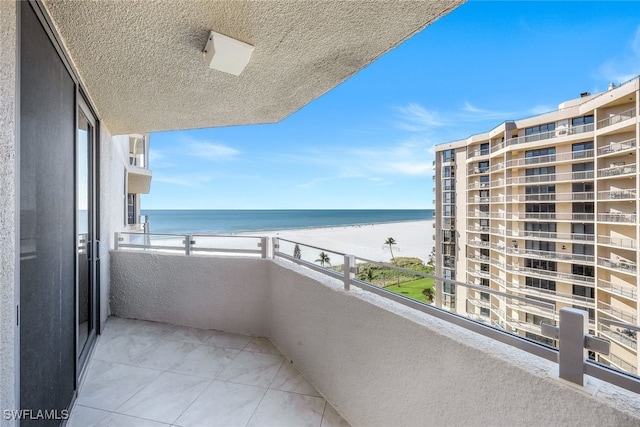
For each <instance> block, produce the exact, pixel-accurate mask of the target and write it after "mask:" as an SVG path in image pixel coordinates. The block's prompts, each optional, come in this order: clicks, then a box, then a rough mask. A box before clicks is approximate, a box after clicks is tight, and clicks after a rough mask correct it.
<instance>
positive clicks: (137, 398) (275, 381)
mask: <svg viewBox="0 0 640 427" xmlns="http://www.w3.org/2000/svg"><path fill="white" fill-rule="evenodd" d="M100 420H104V421H102V423H101V424H100V425H103V424H104V425H154V426H155V425H157V426H161V425H167V426H168V425H169V424H175V425H180V426H187V425H195V424H196V423H198V424H199V425H211V426H213V425H219V426H222V425H225V426H228V425H265V426H267V425H274V426H275V425H284V424H288V425H307V424H311V423H313V424H315V425H321V424H327V425H342V426H347V425H348V424H347V423H346V421H344V420H343V419H342V417H340V415H338V413H337V412H336V411H335V409H333V407H332V406H331V405H330V404H329V403H327V401H326V400H325V399H324V398H323V397H322V395H321V394H320V393H319V392H318V391H317V390H316V389H315V387H313V386H312V385H311V384H310V383H309V382H308V381H307V380H306V379H305V378H304V376H303V375H302V374H301V373H300V372H299V370H298V369H297V367H296V366H295V365H294V364H293V363H292V362H291V361H289V360H287V359H286V358H285V357H284V356H283V355H282V354H281V353H280V351H279V350H278V349H277V348H276V347H275V346H274V345H273V344H272V343H271V341H269V340H268V339H266V338H260V337H253V336H248V335H243V334H235V333H228V332H222V331H217V330H211V329H200V328H191V327H185V326H177V325H173V324H169V323H161V322H149V321H143V320H131V319H123V318H119V317H111V318H109V320H108V321H107V324H106V327H105V328H104V331H103V333H102V335H101V336H100V339H99V341H98V344H97V346H96V349H95V351H94V354H93V360H92V362H91V364H90V367H89V370H88V373H87V377H86V380H85V382H84V384H83V385H82V388H81V389H80V392H79V395H78V398H77V400H76V403H75V408H74V410H73V416H72V423H71V424H73V425H86V426H88V425H93V424H94V423H96V422H98V421H100ZM127 423H128V424H127Z"/></svg>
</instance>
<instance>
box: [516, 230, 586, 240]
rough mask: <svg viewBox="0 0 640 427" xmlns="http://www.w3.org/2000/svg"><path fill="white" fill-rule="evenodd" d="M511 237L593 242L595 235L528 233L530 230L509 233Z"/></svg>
mask: <svg viewBox="0 0 640 427" xmlns="http://www.w3.org/2000/svg"><path fill="white" fill-rule="evenodd" d="M509 236H511V237H534V238H536V239H545V240H572V241H574V240H575V241H580V242H593V241H594V240H595V236H594V235H593V234H580V233H557V232H549V231H528V230H511V231H510V233H509Z"/></svg>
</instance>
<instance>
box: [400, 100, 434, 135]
mask: <svg viewBox="0 0 640 427" xmlns="http://www.w3.org/2000/svg"><path fill="white" fill-rule="evenodd" d="M395 110H396V112H397V113H398V116H399V119H400V122H398V123H397V126H398V127H399V128H401V129H404V130H409V131H414V132H418V131H424V130H428V129H430V128H432V127H437V126H444V125H445V124H446V121H444V120H443V119H442V118H440V117H439V115H438V114H437V113H435V112H433V111H429V110H427V109H425V108H424V107H423V106H422V105H420V104H409V105H407V106H406V107H396V108H395Z"/></svg>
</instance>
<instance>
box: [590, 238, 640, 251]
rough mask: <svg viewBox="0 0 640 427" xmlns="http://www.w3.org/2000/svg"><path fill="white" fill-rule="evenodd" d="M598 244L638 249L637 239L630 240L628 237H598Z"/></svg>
mask: <svg viewBox="0 0 640 427" xmlns="http://www.w3.org/2000/svg"><path fill="white" fill-rule="evenodd" d="M598 243H601V244H603V245H609V246H616V247H619V248H626V249H635V248H636V239H629V238H626V237H610V236H598Z"/></svg>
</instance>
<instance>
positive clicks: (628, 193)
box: [598, 188, 636, 200]
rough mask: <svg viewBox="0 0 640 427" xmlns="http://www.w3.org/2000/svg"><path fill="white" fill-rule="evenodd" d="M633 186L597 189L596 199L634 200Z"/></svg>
mask: <svg viewBox="0 0 640 427" xmlns="http://www.w3.org/2000/svg"><path fill="white" fill-rule="evenodd" d="M635 198H636V190H635V188H627V189H619V190H607V191H598V200H635Z"/></svg>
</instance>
